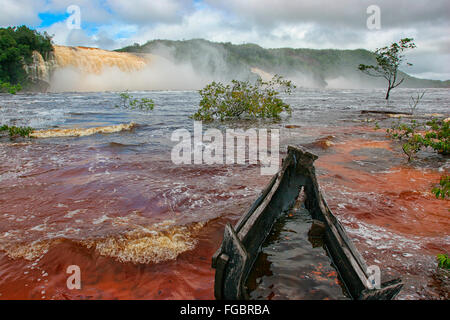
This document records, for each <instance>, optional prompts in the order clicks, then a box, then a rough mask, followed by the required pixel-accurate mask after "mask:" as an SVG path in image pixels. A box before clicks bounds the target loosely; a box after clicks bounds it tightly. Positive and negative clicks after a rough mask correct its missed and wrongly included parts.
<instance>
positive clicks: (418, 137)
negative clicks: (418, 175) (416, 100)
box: [386, 119, 450, 161]
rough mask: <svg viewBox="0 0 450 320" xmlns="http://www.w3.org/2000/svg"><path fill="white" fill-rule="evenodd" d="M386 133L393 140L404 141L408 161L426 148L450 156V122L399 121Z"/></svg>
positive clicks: (403, 148)
mask: <svg viewBox="0 0 450 320" xmlns="http://www.w3.org/2000/svg"><path fill="white" fill-rule="evenodd" d="M386 132H387V134H388V136H389V137H391V138H392V139H395V140H399V141H404V143H403V146H402V150H403V152H404V153H405V154H406V155H407V156H408V161H410V160H411V159H412V158H413V157H414V155H415V154H416V153H417V152H418V151H419V150H420V149H422V148H424V147H425V148H426V147H431V148H432V149H433V150H435V151H436V152H438V153H440V154H443V155H448V154H450V121H445V120H438V119H431V120H429V121H426V122H425V123H419V122H417V120H414V119H413V120H411V122H410V123H409V124H408V123H402V122H401V120H400V119H399V121H398V122H397V123H394V124H393V125H392V127H391V128H390V129H387V130H386Z"/></svg>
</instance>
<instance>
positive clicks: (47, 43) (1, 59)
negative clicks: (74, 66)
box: [0, 26, 53, 91]
mask: <svg viewBox="0 0 450 320" xmlns="http://www.w3.org/2000/svg"><path fill="white" fill-rule="evenodd" d="M35 50H36V51H38V52H39V53H40V54H41V55H42V56H43V58H44V59H47V58H48V56H49V53H50V52H51V51H53V46H52V41H51V37H50V36H49V35H48V34H47V33H46V32H44V33H43V34H40V33H39V32H37V31H36V30H31V29H29V28H27V27H26V26H20V27H8V28H0V83H9V84H11V85H13V86H14V85H17V84H21V85H22V86H24V85H25V84H26V83H27V74H26V72H25V70H24V68H23V66H24V64H28V63H31V62H32V53H33V51H35ZM16 89H17V88H16ZM16 91H17V90H16Z"/></svg>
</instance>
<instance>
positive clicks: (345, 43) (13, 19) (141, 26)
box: [0, 0, 450, 74]
mask: <svg viewBox="0 0 450 320" xmlns="http://www.w3.org/2000/svg"><path fill="white" fill-rule="evenodd" d="M1 1H2V11H1V12H0V24H2V25H3V26H5V25H16V24H21V23H25V24H28V25H31V26H33V25H37V24H39V18H38V13H39V12H50V13H59V14H60V13H65V11H66V9H67V7H68V6H69V5H73V4H75V5H78V6H80V9H81V19H82V23H86V22H87V23H91V24H93V25H95V26H96V28H94V29H90V31H89V34H87V33H86V31H81V30H78V31H70V30H68V29H67V28H66V26H65V23H64V22H57V23H55V24H54V25H52V26H50V27H48V28H46V30H47V31H48V32H49V33H50V34H55V38H54V39H55V42H56V43H58V44H66V45H78V44H83V45H86V46H97V47H102V48H105V49H116V48H119V47H122V46H125V45H129V44H132V43H134V42H139V43H145V42H147V41H148V40H152V39H172V40H181V39H192V38H204V39H207V40H211V41H219V42H232V43H237V44H239V43H244V42H251V43H257V44H259V45H261V46H263V47H271V48H276V47H294V48H300V47H309V48H318V49H319V48H336V49H355V48H366V49H369V50H374V49H375V48H377V47H382V46H385V45H387V44H389V43H391V42H393V41H397V40H399V39H400V38H402V37H413V38H414V39H415V42H416V44H417V49H415V50H413V52H414V54H411V55H408V57H410V58H411V59H412V60H414V61H413V63H414V64H415V65H414V67H412V68H411V72H414V73H417V74H419V73H420V74H422V73H424V72H430V74H439V73H440V72H442V73H443V74H444V73H449V72H450V70H449V69H448V67H447V65H448V63H444V66H443V65H442V61H443V59H444V58H446V57H447V56H448V54H449V53H450V36H448V35H447V34H448V30H449V29H450V21H449V20H448V12H450V2H449V1H448V0H433V1H426V0H415V1H408V0H396V1H389V0H370V1H369V0H366V1H362V0H340V1H335V0H315V1H306V0H296V1H294V0H276V1H275V0H246V1H241V0H227V1H222V0H204V1H203V2H194V1H192V0H129V1H125V0H101V1H100V0H97V1H90V0H47V1H44V0H1ZM372 4H375V5H378V6H379V7H380V8H381V30H377V31H371V30H368V29H367V27H366V19H367V17H368V14H367V13H366V9H367V7H368V6H369V5H372ZM92 33H94V35H91V34H92ZM433 61H439V64H438V63H434V62H433ZM427 68H429V69H427Z"/></svg>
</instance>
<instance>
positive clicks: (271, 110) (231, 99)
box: [192, 75, 295, 121]
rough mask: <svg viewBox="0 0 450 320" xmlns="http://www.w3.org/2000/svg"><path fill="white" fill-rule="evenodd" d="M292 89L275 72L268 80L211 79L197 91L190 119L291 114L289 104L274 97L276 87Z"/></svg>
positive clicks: (224, 118) (288, 90)
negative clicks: (227, 82) (196, 105)
mask: <svg viewBox="0 0 450 320" xmlns="http://www.w3.org/2000/svg"><path fill="white" fill-rule="evenodd" d="M294 88H295V85H293V84H292V82H291V81H287V80H283V79H282V77H281V76H278V75H275V76H274V77H273V78H272V80H270V81H268V82H265V81H263V80H261V79H260V78H259V79H258V80H257V81H256V82H255V84H251V83H250V82H249V81H238V80H232V81H231V84H230V85H224V84H222V83H220V82H212V83H211V84H208V85H207V86H206V87H205V88H203V89H201V90H200V91H199V93H200V96H201V98H202V100H201V101H200V104H199V107H200V108H199V109H198V110H197V112H196V113H195V114H194V115H192V118H193V119H195V120H202V121H213V120H220V121H223V120H229V119H239V118H250V119H255V118H262V119H264V118H272V119H277V118H279V116H280V114H281V113H282V112H283V111H285V112H287V113H289V114H291V108H290V106H289V105H288V104H287V103H285V102H284V101H283V100H281V99H280V98H279V97H278V95H279V94H280V92H278V91H277V90H282V91H283V92H284V93H286V94H291V92H292V89H294ZM276 89H277V90H276Z"/></svg>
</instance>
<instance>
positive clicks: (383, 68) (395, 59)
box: [358, 38, 416, 100]
mask: <svg viewBox="0 0 450 320" xmlns="http://www.w3.org/2000/svg"><path fill="white" fill-rule="evenodd" d="M413 40H414V39H412V38H403V39H401V40H400V41H398V42H394V43H392V44H391V45H390V46H389V47H383V48H379V49H377V50H376V51H375V59H376V61H377V65H375V66H373V65H366V64H360V65H359V67H358V69H359V70H360V71H362V72H363V73H365V74H367V75H369V76H372V77H380V78H384V79H386V80H387V82H388V88H387V92H386V100H389V93H390V92H391V90H392V89H394V88H396V87H398V86H399V85H400V84H401V83H402V82H403V80H405V79H404V78H402V79H399V78H398V68H399V66H400V65H401V64H402V62H404V61H405V55H404V54H403V52H404V51H405V50H407V49H413V48H415V47H416V45H415V43H414V42H413ZM406 64H407V65H408V66H412V64H411V63H409V62H407V63H406Z"/></svg>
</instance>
